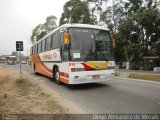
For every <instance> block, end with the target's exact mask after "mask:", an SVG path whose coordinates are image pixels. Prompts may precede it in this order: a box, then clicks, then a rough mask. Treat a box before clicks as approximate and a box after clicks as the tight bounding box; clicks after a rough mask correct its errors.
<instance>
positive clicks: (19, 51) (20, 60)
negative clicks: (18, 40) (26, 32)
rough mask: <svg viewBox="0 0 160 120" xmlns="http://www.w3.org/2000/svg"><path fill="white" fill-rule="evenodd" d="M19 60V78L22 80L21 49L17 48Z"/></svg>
mask: <svg viewBox="0 0 160 120" xmlns="http://www.w3.org/2000/svg"><path fill="white" fill-rule="evenodd" d="M19 60H20V80H22V69H21V51H20V49H19Z"/></svg>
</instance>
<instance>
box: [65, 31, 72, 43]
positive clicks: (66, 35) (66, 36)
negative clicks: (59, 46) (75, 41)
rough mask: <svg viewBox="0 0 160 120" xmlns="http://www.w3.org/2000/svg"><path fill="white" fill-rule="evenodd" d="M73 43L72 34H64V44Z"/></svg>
mask: <svg viewBox="0 0 160 120" xmlns="http://www.w3.org/2000/svg"><path fill="white" fill-rule="evenodd" d="M70 42H71V40H70V34H69V33H68V32H66V33H64V44H65V45H69V44H70Z"/></svg>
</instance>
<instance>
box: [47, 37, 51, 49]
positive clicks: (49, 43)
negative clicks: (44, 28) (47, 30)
mask: <svg viewBox="0 0 160 120" xmlns="http://www.w3.org/2000/svg"><path fill="white" fill-rule="evenodd" d="M50 49H51V35H50V36H48V38H47V50H50Z"/></svg>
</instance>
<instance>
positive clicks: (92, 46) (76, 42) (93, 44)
mask: <svg viewBox="0 0 160 120" xmlns="http://www.w3.org/2000/svg"><path fill="white" fill-rule="evenodd" d="M69 32H70V36H71V47H70V60H71V61H112V60H114V59H113V51H112V48H111V37H110V33H109V31H105V30H98V29H86V28H70V29H69Z"/></svg>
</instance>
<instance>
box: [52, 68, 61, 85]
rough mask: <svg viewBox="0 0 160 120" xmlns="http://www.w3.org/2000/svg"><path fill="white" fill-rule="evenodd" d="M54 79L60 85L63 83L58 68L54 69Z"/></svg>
mask: <svg viewBox="0 0 160 120" xmlns="http://www.w3.org/2000/svg"><path fill="white" fill-rule="evenodd" d="M53 78H54V80H56V82H57V83H58V84H59V85H60V84H61V81H60V73H59V70H58V68H57V67H55V68H54V72H53Z"/></svg>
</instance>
